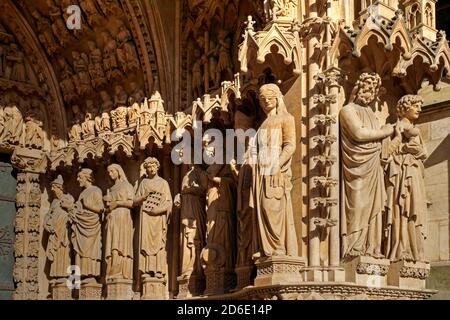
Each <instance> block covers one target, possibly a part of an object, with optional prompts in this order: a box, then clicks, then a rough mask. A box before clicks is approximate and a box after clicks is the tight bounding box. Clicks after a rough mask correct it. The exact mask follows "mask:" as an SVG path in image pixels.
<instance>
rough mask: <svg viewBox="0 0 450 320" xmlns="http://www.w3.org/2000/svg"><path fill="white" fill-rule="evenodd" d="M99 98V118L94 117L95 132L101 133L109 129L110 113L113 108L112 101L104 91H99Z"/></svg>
mask: <svg viewBox="0 0 450 320" xmlns="http://www.w3.org/2000/svg"><path fill="white" fill-rule="evenodd" d="M100 98H101V100H102V115H101V118H96V129H97V132H99V133H102V132H107V131H111V118H110V113H111V111H112V109H113V106H114V103H113V101H112V100H111V97H110V96H109V94H108V92H106V91H101V92H100Z"/></svg>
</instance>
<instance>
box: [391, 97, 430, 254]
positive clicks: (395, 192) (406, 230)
mask: <svg viewBox="0 0 450 320" xmlns="http://www.w3.org/2000/svg"><path fill="white" fill-rule="evenodd" d="M422 104H423V99H422V98H421V97H420V96H416V95H406V96H404V97H402V98H401V99H400V101H399V102H398V104H397V114H398V118H399V121H398V123H397V126H396V128H395V132H396V135H395V138H394V139H393V141H392V142H391V146H390V149H391V152H390V157H389V159H388V165H387V179H386V186H387V196H388V197H387V199H388V202H387V204H388V205H387V207H388V208H387V210H388V211H387V239H386V242H385V243H386V257H387V258H389V259H390V260H392V261H399V260H406V261H424V259H425V256H424V239H425V228H424V223H425V219H426V213H427V197H426V193H425V181H424V170H425V169H424V166H423V162H424V161H425V159H426V158H427V153H426V150H425V146H424V143H423V140H422V137H421V135H420V131H419V128H417V127H416V126H414V121H415V120H417V119H418V118H419V114H420V111H421V109H422Z"/></svg>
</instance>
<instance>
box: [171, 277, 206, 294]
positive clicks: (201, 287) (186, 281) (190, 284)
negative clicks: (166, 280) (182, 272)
mask: <svg viewBox="0 0 450 320" xmlns="http://www.w3.org/2000/svg"><path fill="white" fill-rule="evenodd" d="M177 280H178V285H179V292H178V295H177V299H187V298H192V297H196V296H200V295H202V294H203V292H204V291H205V277H203V276H196V275H191V276H189V277H178V279H177Z"/></svg>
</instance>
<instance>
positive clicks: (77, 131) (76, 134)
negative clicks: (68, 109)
mask: <svg viewBox="0 0 450 320" xmlns="http://www.w3.org/2000/svg"><path fill="white" fill-rule="evenodd" d="M72 112H73V124H72V128H70V131H69V142H74V141H78V140H81V137H82V133H83V130H82V126H81V122H82V115H81V111H80V107H78V105H74V106H72Z"/></svg>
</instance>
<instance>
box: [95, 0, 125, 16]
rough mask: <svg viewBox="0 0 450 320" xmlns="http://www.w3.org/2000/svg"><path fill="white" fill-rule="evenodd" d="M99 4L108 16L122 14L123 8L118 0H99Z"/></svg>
mask: <svg viewBox="0 0 450 320" xmlns="http://www.w3.org/2000/svg"><path fill="white" fill-rule="evenodd" d="M97 4H98V6H99V7H100V9H101V10H102V12H103V14H104V15H105V16H106V17H108V16H110V15H114V16H119V15H121V14H122V8H121V7H120V4H119V3H118V2H117V0H97Z"/></svg>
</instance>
